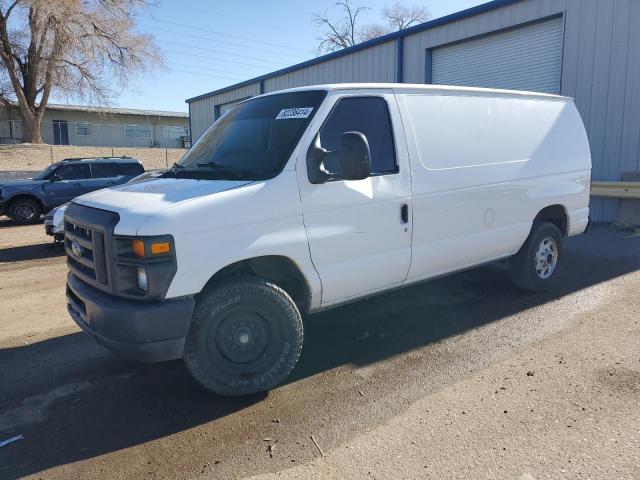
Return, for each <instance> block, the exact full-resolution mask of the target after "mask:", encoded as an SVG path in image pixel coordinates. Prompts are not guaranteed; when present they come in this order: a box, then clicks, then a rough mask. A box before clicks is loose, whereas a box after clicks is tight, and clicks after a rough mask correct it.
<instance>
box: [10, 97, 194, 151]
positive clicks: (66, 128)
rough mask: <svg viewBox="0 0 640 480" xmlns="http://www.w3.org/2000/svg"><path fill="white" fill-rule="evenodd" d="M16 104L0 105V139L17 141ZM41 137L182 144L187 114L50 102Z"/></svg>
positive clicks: (106, 143) (67, 141) (56, 141)
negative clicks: (12, 105)
mask: <svg viewBox="0 0 640 480" xmlns="http://www.w3.org/2000/svg"><path fill="white" fill-rule="evenodd" d="M21 141H22V121H21V119H20V114H19V111H18V109H17V107H2V108H0V143H20V142H21ZM42 141H43V142H45V143H49V144H52V145H77V146H101V147H161V148H183V147H185V146H188V145H187V144H188V141H189V115H188V114H187V113H183V112H166V111H158V110H136V109H128V108H107V107H89V106H79V105H55V104H53V105H52V104H49V105H48V106H47V109H46V111H45V113H44V118H43V120H42Z"/></svg>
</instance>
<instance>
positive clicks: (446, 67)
mask: <svg viewBox="0 0 640 480" xmlns="http://www.w3.org/2000/svg"><path fill="white" fill-rule="evenodd" d="M562 35H563V28H562V18H556V19H553V20H548V21H545V22H541V23H537V24H534V25H529V26H526V27H521V28H517V29H514V30H509V31H507V32H503V33H496V34H493V35H488V36H485V37H482V38H478V39H475V40H469V41H467V42H461V43H456V44H454V45H450V46H447V47H442V48H436V49H434V50H433V52H432V82H433V83H434V84H445V85H463V86H470V87H489V88H507V89H512V90H530V91H534V92H545V93H560V76H561V68H562Z"/></svg>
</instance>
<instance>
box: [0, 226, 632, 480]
mask: <svg viewBox="0 0 640 480" xmlns="http://www.w3.org/2000/svg"><path fill="white" fill-rule="evenodd" d="M621 236H622V234H621V233H619V232H612V231H610V230H609V229H608V228H607V227H606V226H598V227H596V228H595V229H594V230H592V231H591V232H590V233H589V234H588V235H585V236H581V237H577V238H572V239H569V240H568V241H567V243H566V250H565V264H564V269H563V271H562V272H561V278H559V282H558V284H557V285H556V286H555V287H554V288H553V289H552V290H551V291H549V292H546V293H544V294H530V293H524V292H520V291H518V290H516V289H515V288H513V287H512V286H511V285H510V283H509V281H508V278H507V276H506V272H505V268H504V266H503V265H499V264H498V265H490V266H486V267H482V268H479V269H475V270H472V271H469V272H464V273H461V274H458V275H454V276H451V277H448V278H443V279H439V280H436V281H433V282H429V283H425V284H422V285H417V286H413V287H410V288H406V289H403V290H399V291H396V292H393V293H389V294H385V295H381V296H379V297H376V298H373V299H371V300H368V301H363V302H359V303H355V304H352V305H348V306H345V307H342V308H339V309H335V310H331V311H327V312H324V313H321V314H317V315H312V316H309V317H308V318H306V319H305V346H304V350H303V355H302V357H301V360H300V363H299V365H298V366H297V367H296V369H295V371H294V373H293V375H292V377H291V379H290V380H289V382H288V383H287V384H285V385H283V386H282V387H279V388H277V389H276V390H274V391H272V392H270V393H269V394H263V395H256V396H251V397H246V398H241V399H226V398H220V397H216V396H214V395H211V394H208V393H207V392H205V391H203V390H202V389H201V388H200V387H199V386H198V385H197V384H196V383H195V382H194V381H193V380H192V379H191V378H190V377H189V375H188V374H187V372H186V370H185V368H184V367H183V365H182V363H181V362H168V363H164V364H155V365H144V364H137V363H134V362H129V361H124V360H120V359H117V358H115V357H113V356H111V355H110V354H109V353H108V352H106V351H105V350H103V349H102V348H101V347H99V346H98V345H96V344H95V343H94V342H93V341H92V340H91V339H89V338H88V337H86V336H85V335H84V334H82V333H81V332H79V331H78V328H77V327H76V326H75V324H74V323H73V322H72V320H71V319H70V318H69V317H68V314H67V312H66V307H65V299H64V281H65V276H66V267H65V263H64V257H63V256H62V252H61V251H57V250H55V249H53V248H52V246H51V245H50V243H51V241H50V239H49V238H48V237H46V236H45V235H44V229H43V226H42V225H34V226H31V227H15V226H12V225H11V224H10V222H8V221H4V220H2V219H0V442H1V441H2V440H4V439H6V438H9V437H12V436H14V435H19V434H22V435H24V437H25V438H24V439H23V440H20V441H17V442H15V443H12V444H9V445H7V446H5V447H2V448H0V478H2V479H4V478H8V479H11V478H18V477H28V478H47V479H49V478H54V479H56V478H83V479H115V478H134V479H138V478H140V479H142V478H180V479H196V478H198V479H200V478H202V479H217V478H241V477H250V476H256V477H257V478H434V479H436V478H437V479H442V478H461V479H462V478H464V479H466V478H469V479H478V478H487V479H489V478H491V479H495V478H505V479H521V480H531V479H532V478H533V479H546V478H558V479H583V478H584V479H587V478H592V479H605V478H607V479H608V478H610V479H640V414H639V413H638V412H640V325H639V322H640V300H639V296H638V292H639V291H640V238H632V239H622V238H621Z"/></svg>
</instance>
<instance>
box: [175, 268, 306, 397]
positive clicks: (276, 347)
mask: <svg viewBox="0 0 640 480" xmlns="http://www.w3.org/2000/svg"><path fill="white" fill-rule="evenodd" d="M302 339H303V329H302V317H301V315H300V312H299V310H298V308H297V306H296V304H295V303H294V301H293V300H292V299H291V297H290V296H289V294H288V293H287V292H286V291H284V290H283V289H282V288H280V287H278V286H277V285H275V284H274V283H272V282H270V281H268V280H265V279H261V278H252V277H246V278H240V279H236V280H232V281H230V282H226V283H224V284H221V285H219V286H215V287H213V288H211V289H210V290H208V291H205V293H204V294H203V295H202V296H201V298H200V299H199V300H198V301H197V303H196V307H195V310H194V313H193V317H192V320H191V326H190V328H189V332H188V334H187V338H186V342H185V351H184V362H185V364H186V366H187V369H188V370H189V372H191V374H192V375H193V376H194V377H195V379H196V380H197V381H198V382H199V383H201V384H202V385H203V386H204V387H205V388H207V389H208V390H210V391H212V392H215V393H217V394H220V395H225V396H237V395H247V394H251V393H257V392H263V391H267V390H270V389H272V388H274V387H275V386H277V385H278V384H280V383H281V382H282V381H283V380H284V379H285V378H287V376H288V375H289V373H291V370H293V368H294V367H295V365H296V363H297V362H298V358H299V356H300V351H301V349H302Z"/></svg>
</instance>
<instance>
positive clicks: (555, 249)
mask: <svg viewBox="0 0 640 480" xmlns="http://www.w3.org/2000/svg"><path fill="white" fill-rule="evenodd" d="M562 261H563V251H562V234H561V233H560V230H559V229H558V227H556V226H555V225H554V224H552V223H549V222H541V221H535V222H533V227H532V228H531V232H530V233H529V236H528V237H527V240H526V242H525V243H524V245H523V246H522V248H521V249H520V250H519V251H518V253H516V254H515V255H514V256H513V257H511V258H510V259H509V262H508V263H509V271H510V274H511V280H512V282H513V283H514V284H515V286H516V287H518V288H521V289H523V290H528V291H530V292H541V291H544V290H546V289H548V288H549V287H551V286H552V285H553V283H554V282H555V280H556V278H557V277H558V271H559V269H560V266H561V263H562Z"/></svg>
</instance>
